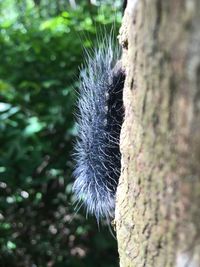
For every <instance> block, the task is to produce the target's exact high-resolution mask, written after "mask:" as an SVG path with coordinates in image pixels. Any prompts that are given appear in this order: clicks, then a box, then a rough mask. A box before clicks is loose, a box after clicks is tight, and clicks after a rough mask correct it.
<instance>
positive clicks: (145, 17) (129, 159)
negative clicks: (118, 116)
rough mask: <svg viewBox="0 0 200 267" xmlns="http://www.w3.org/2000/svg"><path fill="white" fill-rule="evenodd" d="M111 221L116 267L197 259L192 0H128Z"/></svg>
mask: <svg viewBox="0 0 200 267" xmlns="http://www.w3.org/2000/svg"><path fill="white" fill-rule="evenodd" d="M120 42H121V44H122V45H123V62H124V65H125V68H126V71H127V79H126V83H125V89H124V104H125V121H124V124H123V127H122V133H121V152H122V174H121V177H120V181H119V186H118V191H117V207H116V216H115V217H116V228H117V239H118V247H119V255H120V265H121V267H130V266H131V267H132V266H133V267H134V266H137V267H140V266H146V267H151V266H155V267H165V266H169V267H171V266H177V267H186V266H190V267H198V266H200V1H199V0H166V1H165V0H138V1H136V0H130V1H129V3H128V6H127V9H126V12H125V16H124V19H123V24H122V28H121V34H120Z"/></svg>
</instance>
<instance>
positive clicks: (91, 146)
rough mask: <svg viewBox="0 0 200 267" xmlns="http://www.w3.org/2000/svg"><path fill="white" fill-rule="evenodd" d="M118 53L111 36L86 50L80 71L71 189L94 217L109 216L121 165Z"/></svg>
mask: <svg viewBox="0 0 200 267" xmlns="http://www.w3.org/2000/svg"><path fill="white" fill-rule="evenodd" d="M119 57H120V50H119V47H118V45H115V44H114V42H113V41H112V38H111V37H110V38H108V40H106V41H104V42H102V46H100V47H99V48H98V49H95V50H94V55H93V56H91V55H90V54H89V53H87V60H86V67H85V68H84V69H82V70H81V72H80V93H79V94H80V95H79V100H78V114H77V118H78V119H77V122H78V127H79V133H78V139H77V142H76V146H75V159H76V169H75V171H74V176H75V182H74V185H73V191H74V193H75V195H76V196H77V199H78V202H79V201H83V204H84V205H85V206H86V209H87V212H89V213H91V214H94V215H95V216H96V218H97V221H99V219H100V218H106V219H107V220H109V219H110V218H112V217H114V209H115V194H116V188H117V184H118V179H119V175H120V169H121V154H120V149H119V137H120V131H121V125H122V122H123V116H124V108H123V101H122V91H123V86H124V80H125V73H124V71H123V70H122V67H121V64H120V61H119Z"/></svg>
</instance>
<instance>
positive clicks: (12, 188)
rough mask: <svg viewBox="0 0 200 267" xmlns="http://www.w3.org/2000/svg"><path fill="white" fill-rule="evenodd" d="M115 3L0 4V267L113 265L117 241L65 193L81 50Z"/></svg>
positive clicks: (105, 25) (106, 26)
mask: <svg viewBox="0 0 200 267" xmlns="http://www.w3.org/2000/svg"><path fill="white" fill-rule="evenodd" d="M118 7H119V3H118V1H115V5H114V4H113V3H112V1H106V3H100V5H99V6H95V5H92V4H90V3H89V1H79V4H78V5H77V6H76V8H75V9H73V8H72V7H71V6H70V5H69V3H68V1H61V0H60V1H58V0H57V1H47V0H46V1H45V0H43V1H39V0H37V1H36V0H35V1H32V0H20V1H15V0H0V53H1V63H0V143H1V146H0V266H1V267H46V266H47V267H63V266H70V267H74V266H76V267H79V266H81V267H86V266H87V267H89V266H94V265H95V266H96V267H97V266H102V267H114V266H118V263H117V262H118V255H117V248H116V241H115V240H114V239H113V237H112V236H111V234H110V233H109V231H108V227H103V226H100V229H99V228H98V225H97V223H96V222H95V220H94V219H87V220H86V218H85V215H84V211H79V212H77V213H75V211H74V206H73V201H74V197H73V195H72V194H71V186H72V181H73V178H72V170H73V161H72V157H71V151H72V147H73V145H72V144H73V141H74V137H75V136H76V134H77V132H76V127H75V124H74V116H73V113H74V111H75V109H74V103H75V98H76V94H75V89H76V88H78V69H79V67H80V66H81V64H82V62H83V54H84V53H83V46H84V47H86V48H91V47H92V45H94V40H95V39H96V36H97V34H96V29H98V28H100V29H103V31H105V30H108V32H109V31H110V29H111V27H112V24H113V21H115V25H116V28H117V27H118V23H119V21H120V15H119V14H120V12H119V11H117V10H118Z"/></svg>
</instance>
